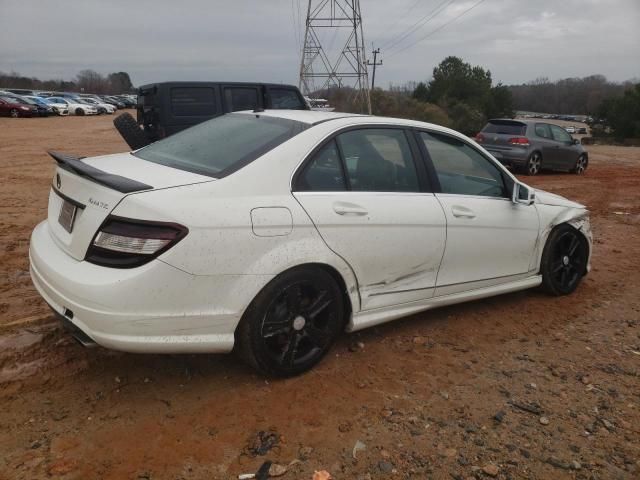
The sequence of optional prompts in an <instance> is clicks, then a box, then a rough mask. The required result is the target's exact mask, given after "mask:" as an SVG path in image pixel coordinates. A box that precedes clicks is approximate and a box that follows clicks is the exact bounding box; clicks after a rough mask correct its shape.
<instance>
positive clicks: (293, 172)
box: [29, 110, 592, 376]
mask: <svg viewBox="0 0 640 480" xmlns="http://www.w3.org/2000/svg"><path fill="white" fill-rule="evenodd" d="M50 154H51V156H52V157H53V158H54V159H55V160H56V162H57V169H56V172H55V175H54V178H53V182H52V187H51V191H50V193H49V211H48V219H47V220H45V221H43V222H42V223H40V224H39V225H38V226H37V227H36V228H35V230H34V231H33V234H32V237H31V245H30V252H29V255H30V262H31V277H32V279H33V283H34V284H35V286H36V288H37V289H38V291H39V292H40V294H41V295H42V297H43V298H44V299H45V300H46V302H47V303H48V304H49V305H50V306H51V307H52V308H53V310H54V311H55V312H56V313H57V314H58V316H59V317H60V318H61V319H62V320H63V322H64V323H65V324H66V325H67V326H68V327H69V328H70V329H71V330H72V331H73V333H74V335H75V336H76V338H78V339H79V340H81V341H82V342H83V343H85V344H99V345H102V346H104V347H107V348H113V349H118V350H123V351H129V352H167V353H182V352H229V351H231V350H232V349H235V350H237V351H238V352H239V353H240V354H241V356H242V357H243V358H244V359H245V360H246V361H248V362H249V363H250V364H251V365H253V366H254V367H256V368H258V369H259V370H261V371H262V372H264V373H266V374H269V375H277V376H287V375H294V374H297V373H300V372H303V371H305V370H307V369H309V368H311V367H312V366H313V365H315V364H316V363H317V362H318V361H319V360H320V359H321V358H322V357H323V356H324V355H325V354H326V353H327V351H328V350H329V348H330V347H331V345H332V343H333V342H334V341H335V339H336V337H337V336H338V335H339V334H340V333H341V332H342V331H343V330H347V331H354V330H359V329H362V328H365V327H370V326H372V325H376V324H379V323H382V322H387V321H389V320H393V319H396V318H399V317H404V316H406V315H410V314H413V313H416V312H420V311H423V310H427V309H430V308H434V307H438V306H441V305H450V304H453V303H458V302H464V301H468V300H474V299H479V298H484V297H488V296H491V295H497V294H501V293H506V292H513V291H515V290H522V289H526V288H531V287H537V286H542V288H543V289H544V290H546V291H547V292H549V293H551V294H553V295H564V294H568V293H571V292H572V291H574V290H575V288H576V287H577V286H578V284H579V283H580V280H581V278H582V277H583V276H584V275H585V274H586V273H587V271H588V270H589V260H590V254H591V244H592V241H591V232H590V224H589V214H588V211H587V210H586V209H585V207H584V206H583V205H579V204H577V203H574V202H572V201H569V200H567V199H565V198H562V197H560V196H557V195H553V194H550V193H546V192H544V191H540V190H534V189H533V188H531V187H528V186H526V185H524V184H522V183H520V182H519V181H518V180H517V179H516V178H515V177H514V176H513V175H512V174H511V173H510V172H509V171H508V170H506V169H505V168H504V167H503V166H501V165H500V163H498V162H497V161H496V160H495V159H494V158H493V157H492V156H491V155H490V154H488V153H487V152H486V151H485V150H483V149H482V147H481V146H479V145H477V144H476V143H474V142H473V141H472V140H470V139H469V138H467V137H465V136H463V135H461V134H459V133H457V132H455V131H452V130H449V129H447V128H443V127H439V126H436V125H431V124H427V123H421V122H416V121H410V120H400V119H393V118H382V117H374V116H359V115H352V114H344V113H328V112H315V111H287V110H274V111H254V112H240V113H232V114H228V115H224V116H222V117H218V118H215V119H213V120H209V121H207V122H205V123H201V124H199V125H197V126H195V127H192V128H189V129H187V130H185V131H183V132H180V133H178V134H176V135H173V136H171V137H168V138H166V139H164V140H161V141H159V142H156V143H153V144H151V145H149V146H147V147H145V148H142V149H140V150H137V151H134V152H131V153H121V154H115V155H105V156H100V157H93V158H80V157H74V156H70V155H65V154H60V153H55V152H50Z"/></svg>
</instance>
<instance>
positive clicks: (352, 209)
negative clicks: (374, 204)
mask: <svg viewBox="0 0 640 480" xmlns="http://www.w3.org/2000/svg"><path fill="white" fill-rule="evenodd" d="M333 211H334V212H336V213H337V214H338V215H354V216H363V215H367V214H368V213H369V212H367V210H366V209H365V208H363V207H361V206H360V205H356V204H355V203H348V202H336V203H334V204H333Z"/></svg>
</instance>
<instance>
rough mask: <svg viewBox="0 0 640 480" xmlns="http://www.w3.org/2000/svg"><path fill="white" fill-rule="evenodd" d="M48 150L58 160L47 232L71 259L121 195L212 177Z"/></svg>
mask: <svg viewBox="0 0 640 480" xmlns="http://www.w3.org/2000/svg"><path fill="white" fill-rule="evenodd" d="M49 154H50V155H51V156H52V157H53V158H54V159H55V160H56V162H57V164H58V166H57V169H56V172H55V176H54V179H53V185H52V187H51V191H50V193H49V208H48V218H47V221H48V224H49V230H50V231H51V234H52V236H53V238H54V240H55V241H56V243H57V244H58V245H59V246H60V248H61V249H62V250H64V251H65V252H66V253H68V254H69V255H71V256H72V257H73V258H75V259H77V260H82V259H84V257H85V254H86V252H87V248H88V247H89V245H90V243H91V241H92V240H93V237H94V236H95V234H96V232H97V231H98V229H99V228H100V225H102V223H103V222H104V221H105V219H106V218H107V216H108V215H109V213H111V211H112V210H113V209H114V208H115V207H116V205H117V204H118V203H119V202H120V201H121V200H122V199H123V198H124V197H125V196H127V195H134V194H139V193H142V192H145V191H151V190H158V189H162V188H170V187H177V186H181V185H189V184H193V183H202V182H208V181H213V180H214V179H213V178H211V177H207V176H204V175H199V174H197V173H191V172H187V171H183V170H177V169H175V168H171V167H168V166H164V165H160V164H156V163H152V162H148V161H146V160H143V159H141V158H138V157H135V156H133V155H131V154H129V153H123V154H115V155H105V156H100V157H93V158H90V159H83V158H80V157H74V156H71V155H66V154H60V153H56V152H49Z"/></svg>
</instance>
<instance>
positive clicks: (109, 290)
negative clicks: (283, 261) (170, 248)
mask: <svg viewBox="0 0 640 480" xmlns="http://www.w3.org/2000/svg"><path fill="white" fill-rule="evenodd" d="M29 260H30V272H31V278H32V281H33V284H34V286H35V287H36V289H37V290H38V292H39V293H40V295H41V296H42V297H43V298H44V300H45V301H46V302H47V303H48V304H49V306H51V308H52V309H53V310H54V311H55V312H56V313H57V314H58V315H61V316H62V317H64V318H65V319H66V320H68V321H69V322H71V323H72V324H73V326H74V327H76V328H78V329H80V330H81V331H82V332H83V333H84V334H85V335H86V336H88V337H89V338H90V339H91V340H93V341H94V342H96V343H97V344H99V345H101V346H103V347H106V348H111V349H114V350H121V351H127V352H138V353H199V352H228V351H230V350H231V349H232V348H233V343H234V331H235V329H236V326H237V324H238V322H239V321H240V318H241V317H242V314H243V312H244V309H245V308H246V306H247V305H248V304H249V303H250V302H251V300H252V299H253V297H254V296H255V294H256V293H257V292H258V291H259V290H260V289H261V288H262V286H264V285H265V284H266V283H267V282H268V281H269V280H270V279H271V278H272V276H262V275H206V276H204V275H200V276H198V275H190V274H188V273H185V272H183V271H182V270H179V269H177V268H175V267H172V266H170V265H167V264H166V263H164V262H162V261H160V260H154V261H151V262H149V263H147V264H146V265H143V266H141V267H138V268H132V269H115V268H106V267H100V266H98V265H93V264H91V263H88V262H85V261H77V260H75V259H73V258H72V257H70V256H69V255H67V254H66V253H65V252H64V251H62V250H61V249H60V248H59V247H58V246H57V244H56V243H55V242H54V240H53V238H52V237H51V234H50V232H49V227H48V224H47V222H42V223H41V224H39V225H38V226H37V227H36V228H35V230H34V231H33V234H32V236H31V244H30V248H29Z"/></svg>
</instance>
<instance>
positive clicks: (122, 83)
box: [0, 69, 135, 95]
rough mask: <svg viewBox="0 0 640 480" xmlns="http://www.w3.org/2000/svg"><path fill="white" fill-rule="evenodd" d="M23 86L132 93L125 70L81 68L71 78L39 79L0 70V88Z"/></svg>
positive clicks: (66, 90) (29, 87) (117, 93)
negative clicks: (102, 71) (106, 70)
mask: <svg viewBox="0 0 640 480" xmlns="http://www.w3.org/2000/svg"><path fill="white" fill-rule="evenodd" d="M3 87H4V88H24V89H28V90H45V91H56V92H86V93H97V94H111V95H119V94H123V93H134V90H135V89H134V88H133V84H132V83H131V78H130V77H129V74H128V73H127V72H114V73H110V74H108V75H102V74H101V73H98V72H96V71H94V70H88V69H87V70H81V71H80V72H78V74H77V75H76V77H75V78H74V79H73V80H61V79H58V80H40V79H38V78H35V77H25V76H23V75H20V74H19V73H16V72H11V73H5V72H0V89H2V88H3Z"/></svg>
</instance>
